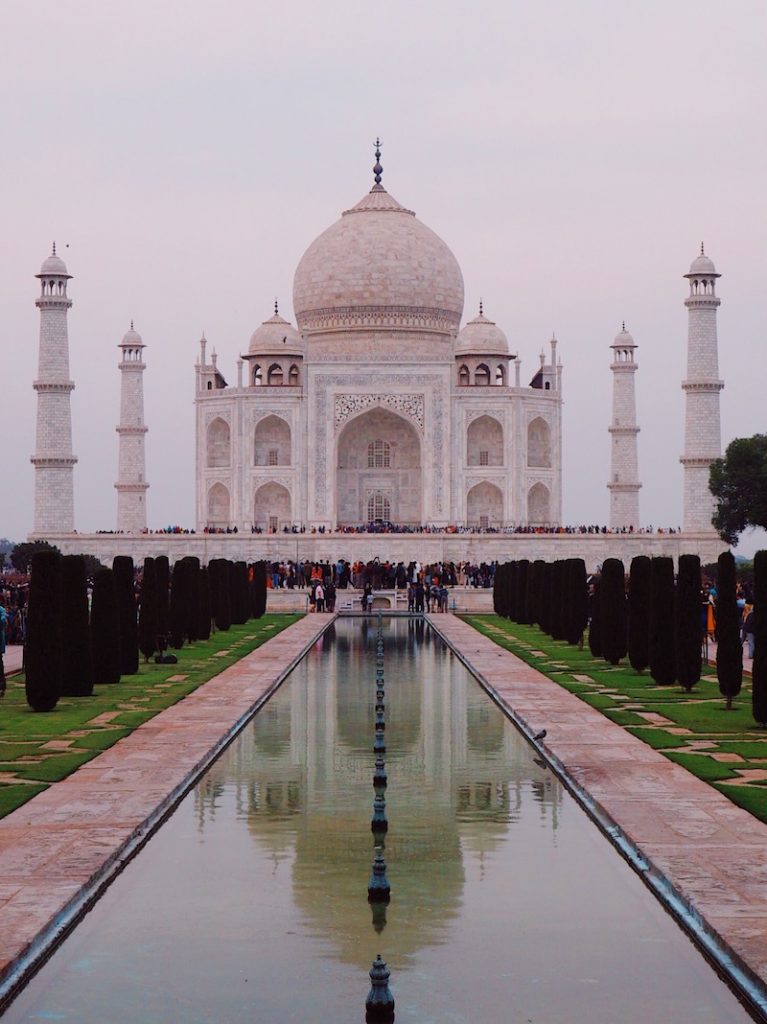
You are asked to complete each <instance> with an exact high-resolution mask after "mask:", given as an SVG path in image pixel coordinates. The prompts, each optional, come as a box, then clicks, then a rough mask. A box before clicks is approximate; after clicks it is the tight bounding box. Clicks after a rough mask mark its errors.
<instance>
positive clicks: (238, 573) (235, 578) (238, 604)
mask: <svg viewBox="0 0 767 1024" xmlns="http://www.w3.org/2000/svg"><path fill="white" fill-rule="evenodd" d="M230 584H231V601H232V623H233V625H235V626H244V625H245V623H246V622H247V621H248V619H249V617H250V609H249V608H248V604H249V601H248V567H247V565H246V563H245V562H234V563H233V564H232V570H231V577H230Z"/></svg>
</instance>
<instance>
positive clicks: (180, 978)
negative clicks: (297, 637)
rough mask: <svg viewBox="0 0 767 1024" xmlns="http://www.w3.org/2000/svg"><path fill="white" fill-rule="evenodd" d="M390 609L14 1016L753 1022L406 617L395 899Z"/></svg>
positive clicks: (328, 647) (297, 693)
mask: <svg viewBox="0 0 767 1024" xmlns="http://www.w3.org/2000/svg"><path fill="white" fill-rule="evenodd" d="M377 626H378V621H377V620H376V619H371V620H365V619H345V620H340V621H338V622H337V623H336V624H335V626H334V627H332V628H331V629H330V630H329V631H328V633H326V634H325V636H324V637H323V638H322V639H321V640H320V641H318V642H317V644H316V645H315V647H314V648H313V649H312V650H311V651H310V652H309V654H308V655H307V656H306V657H305V658H304V660H303V661H302V662H301V664H300V665H299V666H298V667H297V668H296V669H295V670H294V672H293V673H292V674H291V676H290V677H289V679H288V680H287V681H286V683H285V684H284V685H283V686H282V688H281V689H280V690H279V691H278V692H277V693H276V694H275V696H274V697H273V698H272V699H271V701H270V702H269V703H268V704H267V705H266V706H265V707H264V708H263V709H262V711H261V712H260V713H259V714H258V715H257V716H256V718H255V719H254V720H253V722H252V723H251V724H250V725H249V727H248V728H247V729H246V730H245V731H244V732H243V733H242V734H241V735H240V736H239V737H238V739H237V740H236V741H235V742H234V743H233V744H232V745H231V746H230V747H229V748H228V749H227V750H226V751H225V753H224V754H223V755H222V757H221V758H220V759H219V760H218V761H217V762H216V764H215V765H213V767H212V768H211V770H210V771H209V772H208V773H207V775H205V776H204V777H203V778H202V779H201V780H200V782H199V784H198V785H197V786H196V788H195V789H194V790H193V791H192V792H191V793H190V794H189V795H188V796H187V797H186V799H185V800H184V801H183V802H182V803H181V804H180V805H179V807H178V808H177V810H176V811H175V813H174V814H173V816H172V817H171V818H170V819H169V821H168V822H167V823H166V824H165V825H164V826H163V827H162V828H161V829H160V830H159V832H158V833H157V835H156V836H155V837H154V838H153V839H152V840H151V841H150V842H149V844H148V845H147V846H146V848H145V849H144V850H143V851H142V852H141V853H140V854H139V856H138V857H137V858H136V859H135V860H134V861H133V862H132V863H131V864H130V865H129V866H128V868H127V869H126V870H125V871H124V873H123V874H122V875H121V876H120V877H119V878H118V879H117V881H116V882H115V883H114V884H113V886H112V887H111V888H110V889H109V891H108V892H107V894H106V895H105V896H104V897H103V898H102V899H101V900H100V901H99V903H98V904H97V905H96V907H95V908H94V909H93V910H92V911H91V912H90V913H89V914H88V915H87V917H86V918H85V919H84V920H83V921H82V923H81V924H80V925H79V926H78V928H77V929H76V930H75V931H74V933H73V934H72V936H71V937H70V938H69V939H68V940H67V941H66V943H64V945H63V946H62V947H61V948H60V949H59V950H58V952H57V953H56V954H55V955H54V956H53V957H52V958H51V960H50V962H49V963H48V964H47V965H46V966H45V968H44V969H43V970H42V971H41V972H40V973H39V974H38V975H37V977H36V978H34V979H33V981H32V982H31V983H30V985H29V986H28V988H27V989H26V990H25V991H24V992H23V993H22V994H21V995H20V996H19V998H18V999H17V1000H16V1002H15V1003H14V1004H13V1005H12V1006H11V1007H10V1009H9V1010H8V1011H7V1013H6V1017H5V1018H4V1020H7V1021H8V1022H9V1024H12V1022H20V1021H42V1020H44V1021H66V1022H75V1021H77V1022H97V1021H98V1022H109V1024H203V1022H205V1024H214V1022H215V1024H229V1022H231V1024H239V1022H246V1021H247V1022H249V1024H250V1022H256V1021H257V1022H264V1021H275V1022H280V1024H283V1022H285V1024H292V1022H295V1024H299V1022H301V1024H305V1022H306V1021H309V1020H312V1021H317V1022H321V1021H323V1022H324V1021H327V1022H332V1024H347V1022H348V1024H352V1022H359V1021H362V1020H364V1001H365V996H366V995H367V992H368V989H369V980H368V976H367V971H368V969H369V967H370V963H371V961H372V960H373V959H374V957H375V956H376V954H377V953H378V952H380V953H381V954H382V956H383V957H384V959H385V960H386V961H387V963H388V965H389V968H390V969H391V972H392V975H391V987H392V990H393V992H394V996H395V999H396V1004H397V1006H396V1017H397V1021H398V1022H404V1021H412V1022H413V1024H432V1022H433V1024H437V1022H439V1024H443V1022H451V1024H505V1022H517V1021H519V1022H521V1024H527V1022H532V1024H559V1022H562V1024H565V1022H566V1024H611V1022H616V1024H634V1022H635V1024H640V1022H641V1024H647V1022H650V1021H652V1022H659V1021H670V1022H674V1024H687V1022H690V1024H692V1022H693V1021H694V1022H695V1024H702V1022H703V1024H705V1022H711V1024H721V1022H723V1021H727V1022H728V1024H738V1022H741V1021H743V1022H746V1021H749V1020H750V1019H751V1018H750V1017H749V1016H748V1014H747V1013H746V1012H745V1010H744V1009H743V1008H742V1007H741V1006H740V1004H739V1003H738V1002H737V1000H736V999H735V997H734V996H733V995H732V994H731V993H730V992H729V990H728V989H727V988H726V986H725V985H724V984H723V983H722V982H721V981H720V980H719V979H718V978H717V976H716V975H715V974H714V972H713V971H712V970H711V969H710V968H709V967H708V965H707V964H706V962H705V961H704V959H703V958H702V956H701V955H700V954H699V953H698V952H697V950H696V949H695V948H694V947H693V945H692V943H691V942H690V941H689V940H688V939H687V938H686V936H685V935H684V934H683V933H682V932H681V931H680V930H679V928H678V927H677V926H676V925H675V923H674V922H673V921H672V920H671V918H669V917H668V916H667V915H666V913H665V911H664V910H663V909H662V908H661V907H660V905H659V904H658V903H656V901H655V899H654V898H653V897H652V896H651V895H650V894H649V893H648V891H647V890H646V889H645V888H644V886H643V885H642V883H641V881H640V880H639V879H638V878H637V877H636V876H635V875H634V873H633V872H632V871H631V869H630V868H629V867H628V866H627V865H626V864H625V863H624V862H623V861H622V860H621V858H620V857H619V856H618V854H617V853H615V851H614V850H613V849H612V847H611V846H610V845H609V844H608V843H607V841H606V840H605V839H604V838H603V837H602V836H601V835H600V834H599V833H598V831H597V829H596V828H595V826H594V825H593V824H592V823H591V822H590V821H589V820H588V819H587V818H586V816H585V814H584V813H583V812H582V811H581V810H580V808H579V807H578V806H577V805H576V804H575V803H574V802H573V801H572V800H571V798H570V797H569V795H568V794H567V793H566V792H565V791H564V790H563V789H562V787H561V786H560V785H559V784H558V782H557V780H556V779H555V778H554V777H552V775H551V773H550V772H549V771H547V770H546V769H545V768H544V767H541V766H540V765H539V764H536V763H535V762H534V761H533V756H532V751H531V750H530V748H529V747H528V746H527V744H526V743H525V742H524V741H523V740H522V739H521V737H520V736H519V734H518V733H517V731H516V730H515V729H514V727H513V726H512V725H511V724H510V723H509V722H508V721H507V720H506V719H505V718H504V716H503V715H502V714H501V712H500V711H499V710H498V709H497V708H496V707H495V705H494V704H493V703H492V701H491V700H490V699H489V698H488V697H487V696H486V695H485V694H484V692H483V691H482V690H481V688H480V687H479V686H478V684H477V683H476V681H475V680H474V679H473V677H472V676H471V675H470V674H469V673H468V672H467V671H466V669H465V668H464V667H463V666H462V664H461V663H460V662H459V661H458V659H457V658H455V657H454V656H453V655H452V653H451V652H450V651H449V650H448V649H447V648H446V647H445V646H444V645H443V644H442V642H441V641H440V640H439V638H438V637H437V636H436V634H434V633H433V632H432V631H431V630H430V629H429V627H428V626H426V625H425V624H424V623H423V622H419V621H416V620H408V619H404V618H400V619H384V620H383V630H384V638H385V639H384V645H385V656H384V661H385V683H386V686H385V688H386V698H385V700H386V733H385V736H386V746H387V752H386V755H385V756H386V768H387V772H388V780H389V785H388V788H387V790H386V813H387V817H388V821H389V831H388V834H387V835H386V839H385V849H384V855H385V858H386V862H387V875H388V878H389V881H390V883H391V888H392V897H391V903H390V904H389V906H388V907H386V908H385V913H383V914H382V912H381V909H380V908H376V909H375V910H374V909H372V908H371V906H370V904H369V903H368V900H367V886H368V880H369V878H370V873H371V864H372V860H373V853H374V851H373V836H372V834H371V830H370V819H371V816H372V806H373V796H374V792H373V786H372V775H373V767H374V756H373V753H372V746H373V724H374V721H375V713H374V706H375V636H376V629H377Z"/></svg>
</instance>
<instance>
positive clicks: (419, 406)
mask: <svg viewBox="0 0 767 1024" xmlns="http://www.w3.org/2000/svg"><path fill="white" fill-rule="evenodd" d="M374 406H382V407H383V408H385V409H393V410H394V411H395V412H399V413H402V415H403V416H407V417H408V419H411V420H413V422H415V423H417V424H418V426H419V427H420V428H421V430H423V426H424V417H423V408H424V397H423V395H336V396H335V413H334V416H333V422H334V423H335V426H336V429H337V428H338V427H340V426H341V425H342V424H343V423H345V422H346V420H348V418H349V417H350V416H352V415H353V414H354V413H358V412H363V411H364V410H365V409H371V408H373V407H374Z"/></svg>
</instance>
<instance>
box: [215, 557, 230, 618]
mask: <svg viewBox="0 0 767 1024" xmlns="http://www.w3.org/2000/svg"><path fill="white" fill-rule="evenodd" d="M231 565H232V563H231V562H230V561H229V559H228V558H220V559H218V566H217V569H216V629H221V630H223V631H224V632H226V631H227V630H228V629H230V628H231V625H232V612H231V606H230V597H229V595H230V593H231V588H230V586H229V576H230V571H231Z"/></svg>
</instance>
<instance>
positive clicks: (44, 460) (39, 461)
mask: <svg viewBox="0 0 767 1024" xmlns="http://www.w3.org/2000/svg"><path fill="white" fill-rule="evenodd" d="M29 461H30V462H31V463H32V465H33V466H43V467H45V468H46V469H55V468H56V467H59V466H74V464H75V463H76V462H77V456H76V455H33V456H32V457H31V458H30V460H29Z"/></svg>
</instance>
